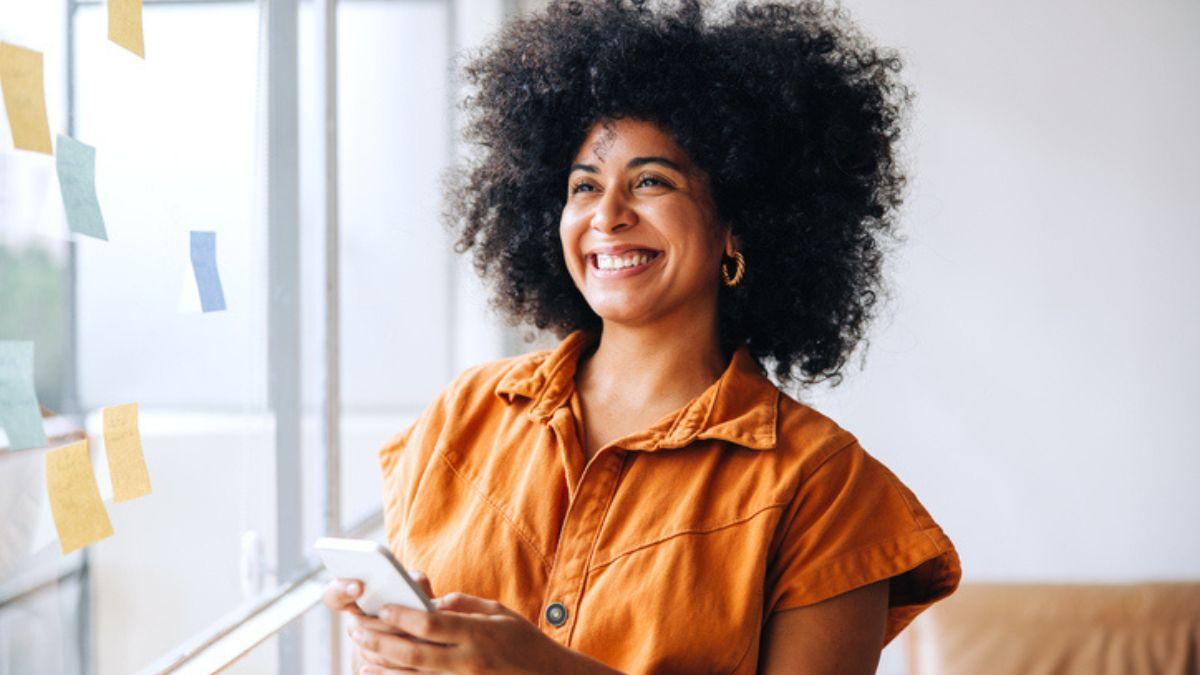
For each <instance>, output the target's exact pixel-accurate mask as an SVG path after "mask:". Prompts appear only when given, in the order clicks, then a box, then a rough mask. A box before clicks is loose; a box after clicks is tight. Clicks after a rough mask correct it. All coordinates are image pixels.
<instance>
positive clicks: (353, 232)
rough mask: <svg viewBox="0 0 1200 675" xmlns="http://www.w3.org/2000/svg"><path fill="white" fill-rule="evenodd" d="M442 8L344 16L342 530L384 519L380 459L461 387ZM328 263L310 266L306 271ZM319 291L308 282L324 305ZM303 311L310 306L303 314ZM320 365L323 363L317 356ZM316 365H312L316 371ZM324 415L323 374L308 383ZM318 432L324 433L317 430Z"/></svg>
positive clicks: (386, 4) (306, 92)
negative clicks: (448, 209)
mask: <svg viewBox="0 0 1200 675" xmlns="http://www.w3.org/2000/svg"><path fill="white" fill-rule="evenodd" d="M312 10H313V8H312V7H310V6H307V5H306V6H304V7H302V13H301V26H300V35H301V48H300V64H301V73H303V74H304V76H303V77H301V90H300V93H301V133H302V142H301V152H302V158H303V161H302V171H303V174H302V181H301V183H302V185H304V186H306V187H305V189H302V190H301V194H302V197H301V199H302V208H301V214H302V216H301V218H302V226H303V228H304V232H305V235H304V236H305V250H306V251H320V250H321V248H320V242H321V237H322V236H323V234H322V231H321V229H320V228H321V227H322V222H321V220H320V218H319V217H318V216H319V215H320V213H321V209H322V206H321V204H320V203H319V201H318V200H317V197H316V195H319V191H318V190H317V187H318V186H319V185H321V184H322V181H323V180H324V175H323V174H322V173H321V171H322V166H321V164H320V162H319V156H318V155H317V153H316V149H317V148H319V147H320V143H321V134H322V130H323V128H324V127H323V120H322V119H321V118H320V117H319V114H320V112H321V110H322V102H321V100H320V99H319V98H318V96H319V92H318V91H317V88H316V87H315V86H314V85H315V83H316V82H317V81H318V79H317V75H318V71H317V67H318V62H317V58H318V52H317V44H318V38H319V36H318V35H317V33H316V29H317V24H316V21H315V16H314V15H313V11H312ZM448 16H449V15H448V12H447V9H446V5H445V4H444V3H440V2H439V3H434V2H393V1H374V0H350V1H347V2H341V3H339V5H338V46H339V51H338V83H337V86H338V100H339V104H338V134H339V137H338V144H339V153H338V162H339V166H338V169H339V173H340V183H339V190H340V222H341V298H342V303H341V322H340V325H341V339H342V345H341V359H342V368H341V377H342V382H341V384H342V411H343V414H342V422H341V424H342V436H341V443H342V463H341V469H342V479H343V480H342V520H343V523H344V525H346V526H350V525H353V524H354V523H357V522H359V521H361V520H362V519H363V518H364V517H366V516H369V515H370V514H373V513H375V512H377V511H378V510H379V509H380V507H381V500H382V483H381V480H380V476H379V469H378V464H377V462H376V459H375V453H376V451H377V450H378V449H379V447H380V446H381V445H382V444H383V443H384V442H385V441H386V440H387V439H388V438H389V437H391V436H392V435H393V434H395V433H397V432H399V431H400V430H402V429H403V428H404V426H405V425H406V424H407V423H408V421H409V420H411V419H412V418H413V417H415V415H416V414H417V413H418V412H420V410H421V409H422V408H423V407H424V406H425V405H426V404H427V403H428V402H429V401H430V400H431V399H432V398H433V396H434V395H435V394H436V393H437V392H438V391H439V390H440V389H441V387H442V386H444V384H445V383H446V382H447V381H448V380H449V378H450V376H451V375H452V374H453V373H451V372H450V370H451V364H450V358H451V350H450V345H451V344H452V342H453V340H452V339H451V337H450V333H449V312H450V311H451V310H452V303H451V295H450V283H451V279H450V274H451V273H452V271H453V270H452V266H451V264H450V263H451V261H452V258H451V252H450V243H449V238H448V236H447V235H446V234H445V232H444V230H443V228H442V225H441V223H440V221H439V219H438V212H439V209H440V206H441V202H440V200H441V190H440V187H439V178H440V174H441V172H442V170H443V169H444V167H445V166H446V162H447V159H448V157H449V150H450V148H449V141H450V139H449V137H448V134H449V128H450V127H449V119H448V116H447V114H446V110H447V105H448V93H447V86H448V76H449V72H450V64H449V59H448V54H449V52H448V50H447V30H448V25H447V21H448ZM317 263H318V261H315V260H306V261H305V264H306V269H317V268H318V264H317ZM321 282H322V279H321V278H320V277H319V276H316V275H305V280H304V284H305V287H304V294H305V297H306V298H308V299H309V300H310V301H312V302H316V301H318V300H319V298H320V294H321V293H322V292H323V288H322V285H321ZM306 304H308V302H307V301H306ZM303 320H304V322H305V330H304V336H305V340H306V343H305V353H306V354H314V355H318V354H320V349H319V342H320V340H321V335H322V334H323V330H324V328H323V326H322V324H321V317H320V316H319V315H316V313H308V314H306V315H305V316H304V317H303ZM318 358H319V357H318ZM309 362H312V361H311V360H310V361H309ZM305 377H306V378H308V383H307V384H306V386H305V390H306V391H307V392H312V396H311V397H310V398H309V400H307V401H306V408H307V409H308V410H310V411H312V414H313V415H314V416H315V415H318V414H319V412H318V408H319V405H320V399H319V392H320V391H321V388H320V386H319V382H318V381H317V378H318V377H319V372H318V370H317V369H316V368H314V369H311V370H309V371H307V372H306V373H305ZM313 427H314V428H315V427H316V425H315V424H314V425H313Z"/></svg>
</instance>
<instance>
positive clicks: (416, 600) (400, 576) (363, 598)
mask: <svg viewBox="0 0 1200 675" xmlns="http://www.w3.org/2000/svg"><path fill="white" fill-rule="evenodd" d="M315 548H316V550H317V555H319V556H320V557H321V562H323V563H325V568H326V569H328V570H329V571H330V572H332V573H333V575H334V576H335V577H339V578H343V579H358V580H359V581H360V582H362V585H363V593H362V595H360V596H359V597H358V600H357V601H356V602H357V604H358V607H359V609H361V610H362V611H363V613H364V614H368V615H370V616H378V615H379V611H380V610H381V609H383V606H384V605H404V606H405V607H412V608H413V609H423V610H425V611H427V612H432V611H434V608H433V603H431V602H430V601H429V598H428V597H426V595H425V592H424V591H422V590H421V587H420V586H418V585H417V584H416V582H414V581H413V580H412V577H410V576H409V575H408V572H405V571H404V567H403V566H401V565H400V563H399V562H398V561H397V560H396V558H395V557H394V556H393V555H392V552H391V551H389V550H387V547H386V546H384V545H383V544H380V543H379V542H375V541H370V540H368V539H337V538H334V537H321V538H320V539H318V540H317V543H316V546H315Z"/></svg>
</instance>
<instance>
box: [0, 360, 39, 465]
mask: <svg viewBox="0 0 1200 675" xmlns="http://www.w3.org/2000/svg"><path fill="white" fill-rule="evenodd" d="M0 427H4V432H5V433H6V434H8V447H9V448H11V449H13V450H25V449H27V448H43V447H45V446H46V430H45V428H44V427H43V426H42V411H41V408H40V407H39V406H38V400H37V390H36V389H35V388H34V385H33V343H32V342H28V341H12V340H4V341H0Z"/></svg>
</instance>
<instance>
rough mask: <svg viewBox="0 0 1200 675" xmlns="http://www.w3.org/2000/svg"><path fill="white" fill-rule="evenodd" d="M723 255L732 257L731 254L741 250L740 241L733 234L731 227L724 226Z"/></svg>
mask: <svg viewBox="0 0 1200 675" xmlns="http://www.w3.org/2000/svg"><path fill="white" fill-rule="evenodd" d="M724 237H725V255H726V256H728V257H730V258H732V257H733V254H734V253H736V252H737V251H739V250H741V248H742V242H741V241H739V240H738V238H737V237H735V236H734V235H733V228H732V227H729V226H728V225H726V226H725V235H724Z"/></svg>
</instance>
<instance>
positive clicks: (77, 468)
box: [46, 441, 113, 554]
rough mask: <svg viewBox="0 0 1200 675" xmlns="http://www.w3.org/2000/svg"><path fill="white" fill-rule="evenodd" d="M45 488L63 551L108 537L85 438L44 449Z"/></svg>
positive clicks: (105, 514)
mask: <svg viewBox="0 0 1200 675" xmlns="http://www.w3.org/2000/svg"><path fill="white" fill-rule="evenodd" d="M46 491H47V492H48V493H49V494H50V512H51V513H52V514H53V515H54V527H55V528H57V529H58V542H59V545H60V546H61V547H62V552H63V554H67V553H70V552H71V551H74V550H75V549H79V548H83V547H84V546H87V545H89V544H92V543H94V542H97V541H100V540H101V539H104V538H105V537H109V536H112V533H113V528H112V522H110V521H109V519H108V511H106V510H105V509H104V502H103V501H101V500H100V487H99V486H98V485H96V474H95V473H94V472H93V471H92V461H91V459H90V458H89V457H88V444H87V441H79V442H78V443H72V444H70V445H64V446H63V447H61V448H55V449H53V450H49V451H47V452H46Z"/></svg>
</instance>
